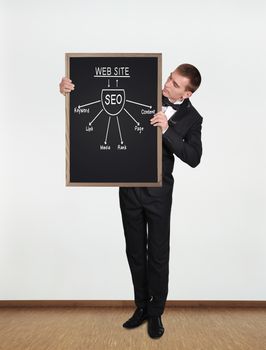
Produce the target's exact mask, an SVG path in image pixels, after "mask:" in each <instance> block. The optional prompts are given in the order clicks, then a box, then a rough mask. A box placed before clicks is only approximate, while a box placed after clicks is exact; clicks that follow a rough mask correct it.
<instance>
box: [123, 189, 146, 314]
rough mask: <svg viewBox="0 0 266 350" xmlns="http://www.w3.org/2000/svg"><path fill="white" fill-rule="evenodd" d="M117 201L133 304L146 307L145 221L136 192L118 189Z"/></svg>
mask: <svg viewBox="0 0 266 350" xmlns="http://www.w3.org/2000/svg"><path fill="white" fill-rule="evenodd" d="M119 199H120V208H121V214H122V221H123V227H124V235H125V241H126V255H127V259H128V263H129V267H130V271H131V276H132V281H133V286H134V298H135V304H136V306H137V307H146V306H147V302H148V280H147V221H146V217H145V213H144V210H143V207H142V205H141V203H140V201H139V198H138V195H137V191H135V190H134V189H129V188H120V190H119Z"/></svg>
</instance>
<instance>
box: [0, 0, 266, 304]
mask: <svg viewBox="0 0 266 350" xmlns="http://www.w3.org/2000/svg"><path fill="white" fill-rule="evenodd" d="M0 13H1V15H0V16H1V18H0V23H1V28H0V29H1V30H0V33H1V34H0V35H1V51H0V55H1V56H0V104H1V110H0V111H1V112H0V116H1V128H0V155H1V157H0V159H1V165H0V169H1V171H0V176H1V181H0V213H1V214H0V230H1V233H0V299H30V300H32V299H118V300H120V299H132V298H133V287H132V282H131V276H130V271H129V267H128V264H127V260H126V254H125V242H124V235H123V230H122V220H121V217H120V211H119V202H118V189H117V188H84V187H82V188H76V187H75V188H66V187H65V114H64V113H65V110H64V97H63V96H61V95H60V94H59V91H58V84H59V81H60V80H61V77H62V76H63V75H64V71H65V67H64V63H65V62H64V53H65V52H162V54H163V80H165V78H166V77H167V75H168V73H169V71H170V70H172V69H174V68H175V67H176V66H177V65H178V64H180V63H184V62H189V63H192V64H194V65H196V66H197V67H198V68H199V69H200V71H201V73H202V77H203V82H202V86H201V88H200V89H199V90H198V91H197V92H196V93H195V95H194V96H193V97H192V99H191V100H192V103H193V104H194V106H195V107H196V108H197V110H198V111H199V112H200V113H201V115H202V116H203V117H204V123H203V147H204V151H203V157H202V161H201V164H200V165H199V166H198V167H197V168H195V169H192V168H190V167H189V166H188V165H186V164H184V163H182V162H181V161H180V160H179V159H176V164H175V170H174V176H175V188H174V202H173V208H172V230H171V253H170V283H169V294H168V299H169V300H172V299H178V300H182V299H185V300H188V299H190V300H193V299H194V300H199V299H201V300H203V299H207V300H208V299H224V300H226V299H230V300H244V299H249V300H262V299H264V300H265V299H266V280H265V268H266V223H265V216H266V209H265V207H266V203H265V202H266V200H265V198H266V197H265V195H266V193H265V192H266V180H265V179H266V164H265V163H266V160H265V158H266V157H265V150H266V141H265V134H266V128H265V119H266V114H265V109H266V102H265V101H266V100H265V78H266V76H265V75H266V74H265V62H266V54H265V30H266V26H265V1H263V0H257V1H256V0H255V1H253V2H250V1H246V0H241V1H240V0H239V1H237V0H235V1H232V0H231V1H229V0H223V1H222V0H221V1H215V0H209V1H196V0H190V1H187V2H185V1H180V2H178V1H176V0H173V1H170V0H168V1H167V0H166V1H160V2H159V1H158V2H156V1H152V0H148V1H145V0H141V1H140V0H135V1H130V2H127V1H124V0H116V1H115V0H113V1H107V0H100V1H82V0H76V1H62V2H60V1H54V0H53V1H52V0H46V1H43V3H41V2H38V1H34V0H26V1H19V0H17V1H15V0H13V1H12V0H6V1H1V9H0ZM191 213H193V214H191Z"/></svg>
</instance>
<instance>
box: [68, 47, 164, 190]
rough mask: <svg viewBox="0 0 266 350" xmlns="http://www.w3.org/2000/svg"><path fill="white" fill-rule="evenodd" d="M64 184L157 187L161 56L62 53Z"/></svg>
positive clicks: (159, 141)
mask: <svg viewBox="0 0 266 350" xmlns="http://www.w3.org/2000/svg"><path fill="white" fill-rule="evenodd" d="M65 59H66V76H67V77H68V78H70V79H71V80H72V82H73V84H75V89H74V90H73V91H72V92H71V93H69V94H67V95H66V185H67V186H120V187H143V186H147V187H159V186H161V185H162V133H161V129H160V127H154V126H153V125H151V124H150V119H151V118H152V117H153V115H154V114H155V113H156V112H157V111H159V110H161V96H162V89H161V86H162V84H161V64H162V63H161V54H160V53H144V54H141V53H134V54H129V53H120V54H119V53H110V54H108V53H100V54H99V53H98V54H97V53H66V54H65Z"/></svg>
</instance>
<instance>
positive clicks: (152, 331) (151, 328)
mask: <svg viewBox="0 0 266 350" xmlns="http://www.w3.org/2000/svg"><path fill="white" fill-rule="evenodd" d="M148 333H149V336H150V337H151V338H160V337H161V336H162V335H163V333H164V328H163V324H162V320H161V316H150V317H149V318H148Z"/></svg>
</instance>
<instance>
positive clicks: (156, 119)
mask: <svg viewBox="0 0 266 350" xmlns="http://www.w3.org/2000/svg"><path fill="white" fill-rule="evenodd" d="M150 123H151V124H152V125H153V126H160V127H161V128H162V132H164V131H166V130H167V129H168V126H169V125H168V120H167V118H166V115H165V114H164V113H163V112H158V113H156V114H154V116H153V118H151V119H150Z"/></svg>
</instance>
